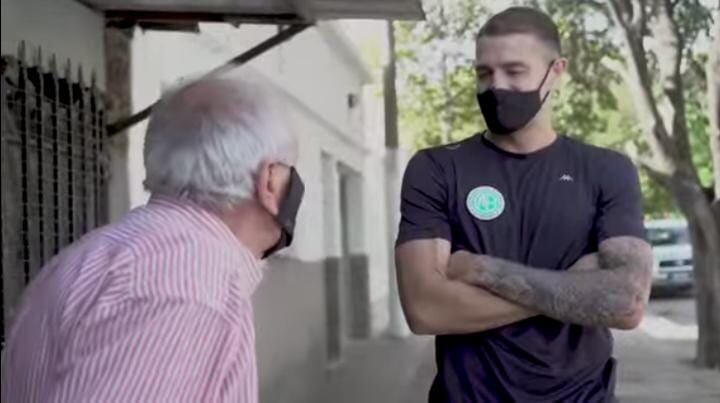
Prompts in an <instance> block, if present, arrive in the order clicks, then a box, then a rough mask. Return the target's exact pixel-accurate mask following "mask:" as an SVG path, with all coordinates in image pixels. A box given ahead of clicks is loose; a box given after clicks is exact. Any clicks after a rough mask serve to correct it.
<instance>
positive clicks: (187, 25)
mask: <svg viewBox="0 0 720 403" xmlns="http://www.w3.org/2000/svg"><path fill="white" fill-rule="evenodd" d="M78 1H79V2H81V3H84V4H86V5H87V6H89V7H91V8H93V9H96V10H98V11H101V12H103V13H104V15H105V20H106V24H107V25H108V26H114V27H118V28H129V27H132V26H136V25H137V26H140V27H142V28H145V29H161V30H176V31H197V30H198V24H199V23H202V22H225V23H230V24H234V25H239V24H274V25H280V26H283V27H284V28H283V29H281V30H280V31H278V33H277V34H275V35H274V36H272V37H270V38H268V39H267V40H265V41H263V42H261V43H260V44H258V45H257V46H255V47H253V48H251V49H249V50H248V51H246V52H245V53H243V54H241V55H238V56H237V57H234V58H232V59H230V60H228V61H227V62H226V63H225V64H223V65H221V66H218V67H217V68H216V69H213V70H212V71H210V72H209V73H208V74H216V73H220V72H223V71H227V70H230V69H233V68H235V67H238V66H240V65H242V64H244V63H247V62H248V61H250V60H251V59H253V58H255V57H257V56H259V55H261V54H262V53H264V52H266V51H267V50H269V49H272V48H273V47H275V46H276V45H278V44H280V43H283V42H285V41H287V40H288V39H290V38H292V37H293V36H295V35H297V34H298V33H300V32H302V31H303V30H305V29H306V28H308V27H309V26H312V25H313V24H314V23H315V22H316V21H320V20H332V19H382V20H421V19H424V18H425V14H424V12H423V10H422V5H421V0H202V1H199V0H78ZM154 105H155V104H153V105H150V106H148V107H147V108H145V109H143V110H142V111H140V112H137V113H135V114H134V115H132V116H128V117H127V118H124V119H120V120H119V121H116V122H112V123H110V124H109V125H108V135H110V136H112V135H114V134H117V133H119V132H121V131H123V130H125V129H127V128H129V127H130V126H132V125H134V124H136V123H138V122H140V121H142V120H144V119H146V118H147V117H148V116H150V112H151V111H152V108H153V106H154Z"/></svg>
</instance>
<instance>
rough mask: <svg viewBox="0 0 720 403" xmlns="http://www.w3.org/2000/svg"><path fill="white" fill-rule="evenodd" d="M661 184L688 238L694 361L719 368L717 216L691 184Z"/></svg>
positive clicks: (719, 248)
mask: <svg viewBox="0 0 720 403" xmlns="http://www.w3.org/2000/svg"><path fill="white" fill-rule="evenodd" d="M664 184H665V185H666V186H667V187H668V188H669V189H670V190H671V192H672V194H673V196H674V197H675V199H676V201H677V203H678V206H679V207H680V209H681V210H682V212H683V213H684V214H685V217H686V218H687V220H688V226H689V229H690V236H691V238H692V248H693V267H694V274H695V285H696V294H697V295H696V307H697V322H698V332H699V334H698V343H697V349H696V357H695V362H696V364H697V365H698V366H700V367H703V368H716V369H720V314H718V312H720V292H719V291H720V214H718V213H717V212H716V211H713V205H712V204H711V203H710V202H709V201H708V199H707V196H706V195H705V194H704V192H703V189H702V188H701V187H700V186H699V184H697V183H694V181H688V180H686V179H682V178H678V177H674V178H672V179H671V180H670V181H668V182H666V183H664Z"/></svg>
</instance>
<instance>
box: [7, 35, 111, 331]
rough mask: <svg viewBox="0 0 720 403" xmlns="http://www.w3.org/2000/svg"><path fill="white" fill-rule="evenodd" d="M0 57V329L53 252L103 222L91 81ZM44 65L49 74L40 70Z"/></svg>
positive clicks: (99, 141) (99, 127)
mask: <svg viewBox="0 0 720 403" xmlns="http://www.w3.org/2000/svg"><path fill="white" fill-rule="evenodd" d="M24 53H25V52H24V46H23V45H21V47H20V50H19V52H18V57H17V58H15V57H12V56H3V57H2V70H1V71H2V79H1V104H2V131H1V132H0V141H1V143H2V151H1V152H2V175H0V179H1V181H2V208H1V210H2V241H1V243H2V257H1V260H2V293H3V295H2V304H3V305H2V308H3V309H2V326H1V329H2V330H3V333H2V336H3V342H4V335H5V330H6V326H7V322H8V320H7V319H9V318H10V317H11V316H12V314H13V309H14V307H15V305H16V304H17V301H18V299H19V296H20V294H21V293H22V290H23V289H24V287H25V285H27V283H28V282H29V281H30V279H31V278H32V277H33V276H34V275H35V274H36V273H37V272H38V270H40V268H41V267H42V266H43V265H44V264H45V263H46V262H47V261H48V260H49V259H50V258H52V256H54V255H55V254H56V253H57V252H58V251H59V250H60V249H61V248H63V247H65V246H67V245H68V244H70V243H72V242H73V241H75V240H76V239H78V238H79V237H80V236H82V235H83V234H84V233H86V232H88V231H89V230H91V229H93V228H95V227H98V226H99V225H101V224H103V223H104V222H105V220H106V213H105V208H106V207H105V206H106V205H107V203H106V201H105V195H106V165H107V164H106V161H107V158H106V157H105V147H104V142H105V120H104V107H103V103H102V97H101V95H100V93H99V91H98V90H97V88H96V86H95V80H94V78H93V79H91V80H90V84H89V85H86V84H85V82H84V79H83V74H82V69H81V68H80V69H78V70H74V69H73V68H72V66H71V64H70V62H67V63H66V64H65V66H64V68H63V69H62V70H63V71H64V73H63V74H59V73H58V72H57V67H56V63H55V61H54V59H52V60H50V63H47V61H46V60H42V58H41V56H40V53H39V52H37V53H36V54H35V55H34V57H33V62H32V63H30V64H29V63H27V62H25V57H24V56H25V55H24ZM48 64H49V66H50V67H49V69H45V68H43V66H47V65H48Z"/></svg>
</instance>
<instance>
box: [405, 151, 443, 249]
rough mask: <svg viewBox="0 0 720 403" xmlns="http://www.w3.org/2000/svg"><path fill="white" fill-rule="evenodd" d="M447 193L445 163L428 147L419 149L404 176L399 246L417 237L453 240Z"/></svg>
mask: <svg viewBox="0 0 720 403" xmlns="http://www.w3.org/2000/svg"><path fill="white" fill-rule="evenodd" d="M447 193H448V187H447V183H446V180H445V174H444V172H443V170H442V167H441V166H440V165H439V164H438V163H437V162H436V161H434V160H433V159H432V158H431V157H430V155H428V153H427V151H421V152H419V153H417V154H416V155H415V156H414V157H413V158H412V159H411V160H410V162H409V163H408V166H407V169H406V170H405V175H404V178H403V184H402V191H401V196H400V214H401V218H400V227H399V229H398V237H397V241H396V243H395V244H396V246H397V245H400V244H402V243H405V242H408V241H412V240H416V239H432V238H443V239H447V240H448V241H450V240H451V231H450V223H449V220H448V213H447V211H448V196H447Z"/></svg>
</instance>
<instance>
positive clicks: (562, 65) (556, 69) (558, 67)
mask: <svg viewBox="0 0 720 403" xmlns="http://www.w3.org/2000/svg"><path fill="white" fill-rule="evenodd" d="M568 63H570V62H569V61H568V59H566V58H564V57H558V58H557V59H555V63H553V66H552V71H553V73H554V75H555V77H556V78H555V80H554V82H553V89H558V88H559V87H560V85H561V83H562V79H563V75H564V74H565V72H566V71H567V68H568Z"/></svg>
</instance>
